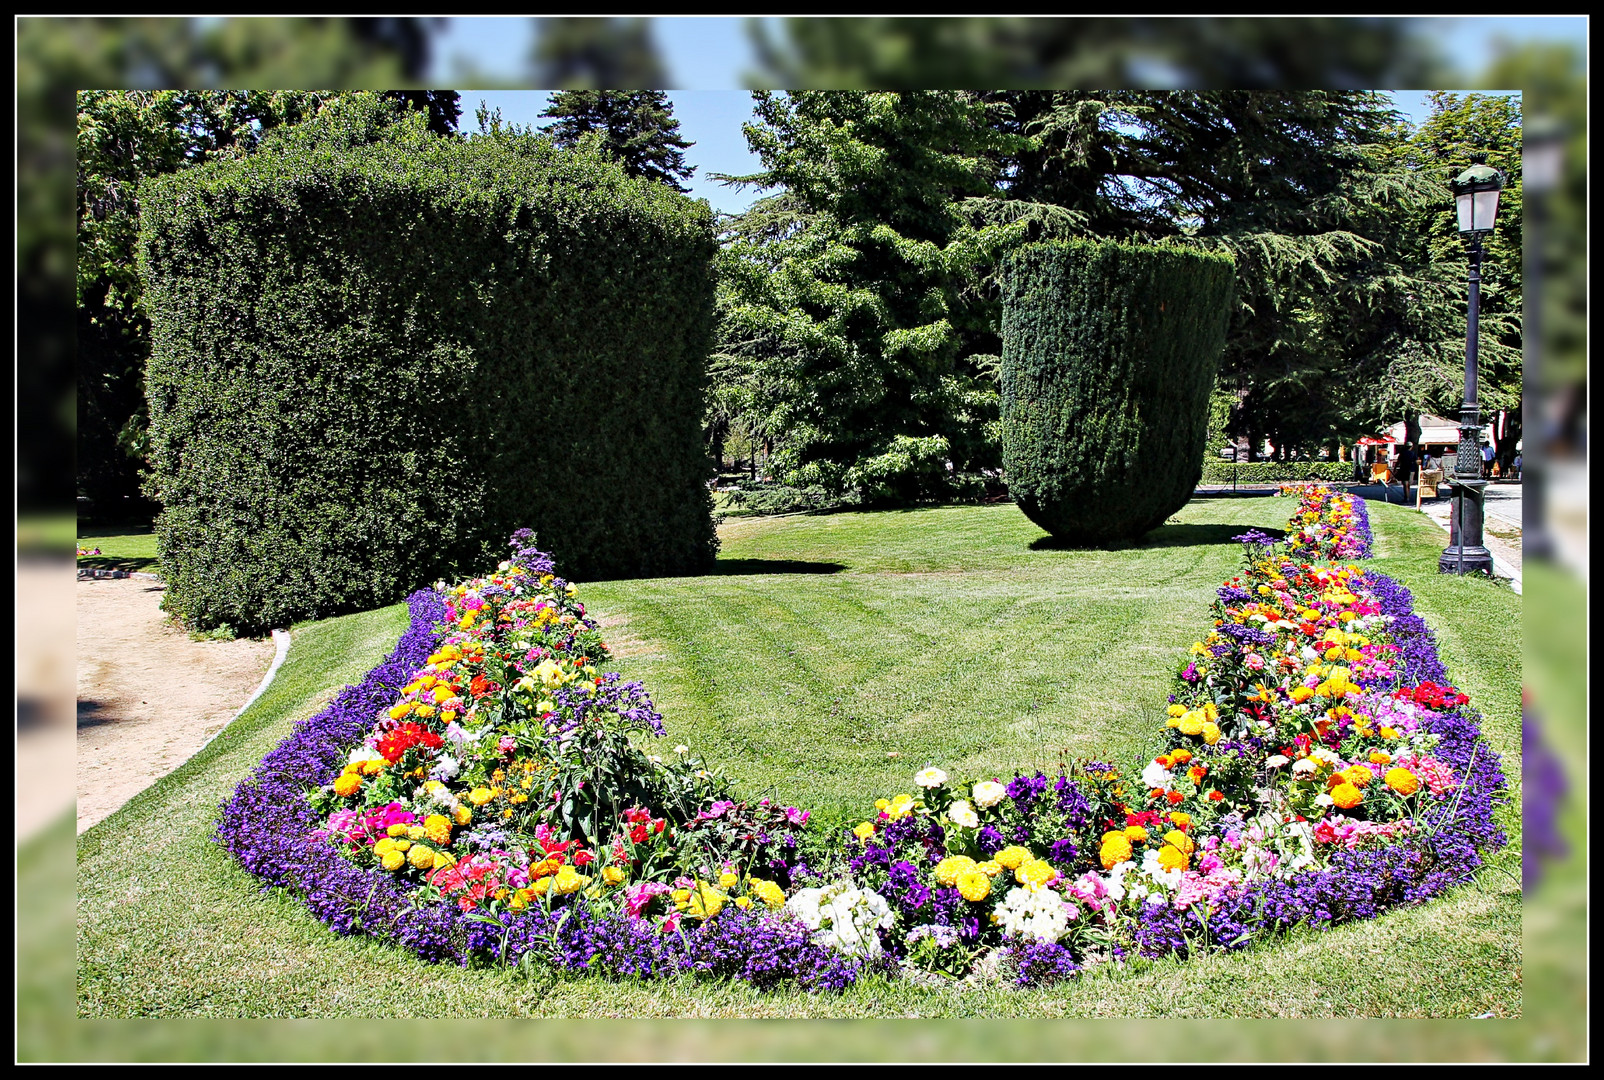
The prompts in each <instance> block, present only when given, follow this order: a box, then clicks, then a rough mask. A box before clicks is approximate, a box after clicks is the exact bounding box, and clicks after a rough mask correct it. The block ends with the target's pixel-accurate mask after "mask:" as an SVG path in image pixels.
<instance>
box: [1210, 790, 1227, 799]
mask: <svg viewBox="0 0 1604 1080" xmlns="http://www.w3.org/2000/svg"><path fill="white" fill-rule="evenodd" d="M1223 798H1225V796H1224V795H1222V794H1221V793H1220V792H1219V791H1211V792H1209V794H1208V800H1209V802H1219V801H1220V800H1221V799H1223Z"/></svg>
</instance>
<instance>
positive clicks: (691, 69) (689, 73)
mask: <svg viewBox="0 0 1604 1080" xmlns="http://www.w3.org/2000/svg"><path fill="white" fill-rule="evenodd" d="M1439 21H1440V23H1441V28H1442V33H1443V35H1444V37H1443V40H1442V46H1443V51H1444V53H1445V54H1446V55H1449V56H1452V57H1454V58H1455V59H1456V60H1457V61H1458V64H1459V67H1460V70H1461V71H1465V72H1477V71H1480V70H1482V69H1483V68H1484V67H1485V66H1486V64H1487V62H1488V60H1490V59H1491V58H1492V56H1493V55H1494V50H1495V48H1496V43H1497V41H1498V40H1499V39H1500V38H1504V39H1507V40H1511V41H1526V40H1531V39H1564V40H1575V41H1579V42H1583V43H1585V41H1586V33H1587V20H1586V19H1584V18H1581V17H1536V16H1532V17H1524V18H1510V17H1496V18H1481V19H1478V18H1463V17H1462V18H1443V19H1441V20H1439ZM746 23H747V20H745V19H742V18H727V17H689V16H687V17H672V18H669V17H664V18H656V19H653V20H652V31H653V35H654V38H655V40H656V42H657V45H658V47H659V49H660V50H661V52H662V54H663V56H664V59H665V61H666V63H667V65H668V68H669V77H670V83H671V84H672V85H675V86H681V87H689V88H690V89H686V90H674V91H670V93H669V99H670V101H671V102H672V103H673V106H674V115H675V117H676V118H677V119H678V120H679V121H680V131H681V134H682V135H683V136H684V137H685V138H686V139H688V140H690V141H691V142H693V143H695V145H694V146H693V147H691V149H690V150H688V151H687V152H686V159H687V161H688V162H689V163H690V164H692V165H694V166H696V174H695V176H694V177H693V178H692V179H691V181H690V183H689V186H690V187H691V189H692V195H693V196H695V197H697V198H705V199H707V200H708V201H709V202H710V203H712V205H713V207H714V208H715V209H717V210H722V211H725V212H729V213H737V212H739V211H741V210H744V209H745V208H746V207H747V206H749V205H750V204H751V202H752V201H753V200H754V199H756V198H757V197H758V195H759V193H758V192H756V191H753V190H751V189H748V190H747V191H745V192H744V193H742V192H737V191H735V190H734V189H732V188H727V187H724V186H722V185H719V184H716V183H714V182H712V181H710V180H708V179H706V174H707V173H709V172H720V173H733V174H740V173H746V172H752V171H755V170H757V169H758V168H759V167H760V165H759V162H758V161H757V159H756V158H755V157H754V156H753V155H752V154H751V153H750V152H749V151H748V150H747V148H746V140H745V138H744V137H743V136H742V134H741V124H742V123H744V122H745V121H747V120H748V119H750V117H751V111H752V106H751V97H750V95H749V94H748V93H747V92H746V91H745V90H744V89H742V87H743V86H744V80H743V76H744V74H745V73H746V72H747V71H748V70H749V69H750V68H751V67H752V66H753V60H752V56H753V53H752V47H751V42H750V39H749V37H748V32H747V28H746ZM532 37H533V22H532V20H530V19H528V18H464V17H457V18H453V19H451V20H450V21H449V22H448V23H447V24H446V28H445V31H444V32H443V33H442V34H440V35H439V36H438V37H436V38H435V40H434V42H433V46H434V49H433V51H434V57H435V63H434V73H433V76H432V81H434V83H435V85H437V86H438V85H447V86H449V85H452V83H453V82H454V81H456V80H455V79H453V78H452V76H454V75H460V74H461V73H462V72H463V71H464V70H466V69H467V68H468V67H469V66H470V65H471V67H472V69H474V70H476V71H477V72H478V73H479V74H480V75H482V76H484V77H485V79H486V80H495V81H499V82H504V83H507V82H512V83H515V82H517V81H518V80H519V79H521V78H522V74H523V71H524V69H525V67H526V62H527V57H528V53H529V48H530V44H531V39H532ZM1466 81H1467V82H1471V83H1474V82H1475V80H1474V79H1473V78H1472V79H1467V80H1466ZM459 85H460V84H459ZM1482 92H1487V91H1485V90H1483V91H1482ZM1428 93H1429V91H1397V92H1395V93H1394V100H1395V101H1396V102H1397V105H1398V108H1399V110H1400V111H1401V112H1403V113H1404V114H1405V115H1406V116H1408V117H1409V118H1410V119H1411V121H1413V122H1415V123H1418V122H1419V121H1420V120H1422V119H1424V117H1425V116H1426V114H1427V111H1428V103H1427V95H1428ZM547 97H548V95H547V94H545V93H543V92H540V91H516V90H496V91H490V90H463V91H462V107H463V126H464V127H465V128H468V129H471V128H472V126H473V114H474V110H475V109H476V108H477V107H478V105H479V102H480V100H481V99H483V100H485V102H486V103H487V104H488V105H489V106H490V108H491V109H496V108H500V109H501V112H502V116H503V117H504V118H505V119H506V120H508V121H511V122H513V123H518V124H535V125H536V126H540V125H541V124H543V123H544V121H541V120H540V118H539V114H540V112H541V111H542V110H543V109H544V108H545V105H546V101H547Z"/></svg>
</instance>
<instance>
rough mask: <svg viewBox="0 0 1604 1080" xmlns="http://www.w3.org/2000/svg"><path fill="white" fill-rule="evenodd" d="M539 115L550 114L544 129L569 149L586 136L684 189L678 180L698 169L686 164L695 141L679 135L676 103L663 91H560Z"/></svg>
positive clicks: (631, 167) (633, 166)
mask: <svg viewBox="0 0 1604 1080" xmlns="http://www.w3.org/2000/svg"><path fill="white" fill-rule="evenodd" d="M540 115H541V116H549V117H554V118H555V119H554V120H553V121H552V123H551V124H549V125H547V127H546V128H545V129H544V130H545V131H546V132H547V133H548V134H549V135H550V136H551V138H552V141H553V142H555V143H556V144H557V145H558V146H561V147H564V148H570V149H571V148H573V147H575V146H577V145H579V141H580V140H581V139H583V138H585V137H586V136H593V137H596V138H599V139H600V140H601V147H602V153H604V154H605V155H606V156H608V157H610V158H612V159H613V160H614V161H616V162H618V163H619V164H620V165H622V166H623V167H624V171H625V172H626V173H628V174H629V175H630V176H642V177H645V178H646V179H647V180H656V181H657V182H658V183H660V184H667V185H668V186H669V187H671V188H673V189H674V190H675V191H678V192H680V193H682V194H683V193H685V192H688V191H690V189H689V188H687V187H685V186H683V185H682V184H680V182H679V181H681V180H689V179H690V178H691V174H692V173H694V172H695V171H696V168H695V167H694V166H690V165H686V164H685V151H686V150H688V149H690V148H691V147H692V146H695V145H696V144H695V143H692V142H687V141H686V140H685V139H683V138H681V137H680V133H679V121H678V120H676V119H674V106H673V105H672V104H670V103H669V100H668V95H667V94H666V93H664V92H663V91H661V90H634V91H631V90H559V91H558V92H557V93H555V94H553V95H552V96H551V101H550V103H549V104H548V105H547V106H546V111H545V112H543V113H541V114H540Z"/></svg>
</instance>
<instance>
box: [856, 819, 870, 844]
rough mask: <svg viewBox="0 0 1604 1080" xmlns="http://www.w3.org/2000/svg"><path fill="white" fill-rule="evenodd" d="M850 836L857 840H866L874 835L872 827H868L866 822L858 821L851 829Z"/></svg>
mask: <svg viewBox="0 0 1604 1080" xmlns="http://www.w3.org/2000/svg"><path fill="white" fill-rule="evenodd" d="M852 835H853V836H856V837H857V838H858V839H859V840H867V839H869V837H871V836H873V835H874V826H873V825H870V824H869V823H868V822H867V821H860V822H858V824H857V825H856V826H854V827H853V829H852Z"/></svg>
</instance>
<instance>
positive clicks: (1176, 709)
mask: <svg viewBox="0 0 1604 1080" xmlns="http://www.w3.org/2000/svg"><path fill="white" fill-rule="evenodd" d="M1166 711H1167V712H1168V713H1169V714H1170V715H1171V716H1181V715H1183V714H1184V713H1185V712H1186V706H1185V705H1171V706H1170V707H1169V708H1168V709H1167V710H1166Z"/></svg>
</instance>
